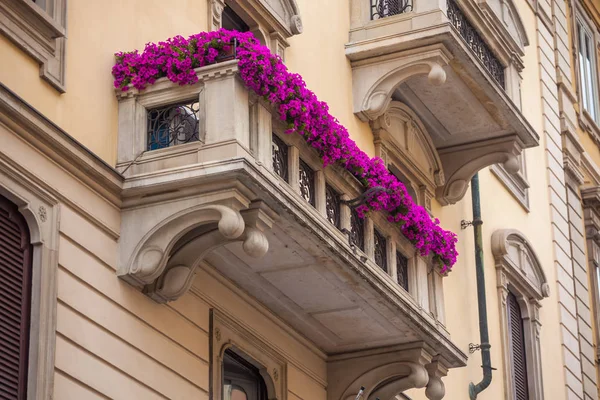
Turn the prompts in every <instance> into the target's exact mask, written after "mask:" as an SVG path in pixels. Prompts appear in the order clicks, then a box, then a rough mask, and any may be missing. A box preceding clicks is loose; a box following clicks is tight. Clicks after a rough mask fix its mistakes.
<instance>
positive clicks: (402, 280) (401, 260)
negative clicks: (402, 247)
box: [396, 251, 408, 292]
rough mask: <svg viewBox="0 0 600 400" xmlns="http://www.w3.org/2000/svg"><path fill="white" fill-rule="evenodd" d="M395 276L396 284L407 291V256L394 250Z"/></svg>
mask: <svg viewBox="0 0 600 400" xmlns="http://www.w3.org/2000/svg"><path fill="white" fill-rule="evenodd" d="M396 277H397V278H398V285H400V286H401V287H402V288H404V290H406V291H407V292H408V258H406V257H405V256H404V254H402V253H400V252H399V251H397V252H396Z"/></svg>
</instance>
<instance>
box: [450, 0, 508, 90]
mask: <svg viewBox="0 0 600 400" xmlns="http://www.w3.org/2000/svg"><path fill="white" fill-rule="evenodd" d="M448 19H449V20H450V22H451V23H452V26H454V28H455V29H456V30H457V31H458V33H459V35H460V37H461V38H462V39H463V41H464V42H465V43H466V44H467V47H469V49H470V50H471V52H473V54H474V55H475V57H477V59H478V60H479V61H480V62H481V64H482V65H483V67H484V68H485V69H486V71H487V72H488V73H489V74H490V75H491V76H492V78H494V80H495V81H496V82H498V84H499V85H500V86H502V88H503V89H505V88H506V85H505V81H504V66H503V65H502V63H501V62H500V60H498V58H497V57H496V56H495V55H494V53H493V52H492V50H490V48H489V47H488V45H487V44H486V43H485V41H484V40H483V38H482V37H481V35H480V34H479V32H477V30H476V29H475V27H474V26H473V25H471V23H470V22H469V20H468V19H467V17H466V15H465V14H463V12H462V10H461V9H460V7H458V4H456V2H455V1H454V0H448Z"/></svg>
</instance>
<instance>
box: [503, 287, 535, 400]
mask: <svg viewBox="0 0 600 400" xmlns="http://www.w3.org/2000/svg"><path fill="white" fill-rule="evenodd" d="M506 312H507V321H508V343H509V348H510V360H511V366H510V367H511V370H512V386H513V387H512V390H513V398H514V399H515V400H528V399H529V389H528V388H527V359H526V355H525V333H524V331H523V317H522V315H521V308H520V306H519V303H518V301H517V297H516V296H515V295H514V294H512V293H511V292H509V293H508V296H507V297H506Z"/></svg>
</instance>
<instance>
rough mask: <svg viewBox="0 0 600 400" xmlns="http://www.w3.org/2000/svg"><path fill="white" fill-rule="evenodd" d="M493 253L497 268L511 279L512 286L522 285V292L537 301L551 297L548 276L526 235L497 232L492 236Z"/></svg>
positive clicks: (512, 232) (509, 230)
mask: <svg viewBox="0 0 600 400" xmlns="http://www.w3.org/2000/svg"><path fill="white" fill-rule="evenodd" d="M492 253H493V254H494V259H495V260H496V268H497V269H501V270H502V271H503V272H505V273H506V274H507V275H508V276H509V277H510V281H511V284H513V285H521V286H522V287H520V288H519V289H520V290H521V291H523V292H525V293H527V295H528V296H529V297H532V298H535V299H537V300H541V299H542V298H544V297H548V296H549V294H550V287H549V285H548V281H547V279H546V274H545V273H544V270H543V268H542V265H541V263H540V261H539V258H538V256H537V255H536V253H535V251H534V250H533V248H532V246H531V244H530V243H529V241H528V240H527V238H526V237H525V235H523V234H522V233H521V232H519V231H518V230H515V229H500V230H497V231H495V232H494V233H493V234H492Z"/></svg>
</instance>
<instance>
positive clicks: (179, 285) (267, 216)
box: [144, 202, 274, 303]
mask: <svg viewBox="0 0 600 400" xmlns="http://www.w3.org/2000/svg"><path fill="white" fill-rule="evenodd" d="M242 216H243V219H244V223H245V229H244V231H243V233H242V234H241V235H239V236H237V237H231V236H226V235H224V234H223V233H222V232H221V230H220V229H214V230H212V231H209V232H206V233H204V234H201V235H199V236H197V237H195V238H194V239H192V240H190V241H188V242H187V243H185V244H183V245H182V246H181V247H179V248H178V249H177V250H175V252H174V253H173V254H172V255H171V256H170V257H169V260H168V262H167V265H166V268H165V272H164V273H163V274H162V275H161V276H160V277H159V278H158V280H157V281H156V282H154V283H152V284H150V285H147V286H146V287H145V288H144V292H145V293H146V294H147V295H148V296H149V297H151V298H152V299H153V300H155V301H156V302H158V303H167V302H169V301H175V300H177V299H178V298H180V297H181V296H182V295H184V294H185V293H186V292H187V291H188V290H189V288H190V287H191V285H192V283H193V281H194V276H195V273H196V270H197V268H198V267H199V266H200V264H201V263H202V262H203V261H204V259H205V257H206V256H207V255H208V254H209V253H210V252H211V251H213V250H215V249H216V248H219V247H222V246H225V245H227V244H229V243H233V242H237V241H241V242H243V244H242V248H243V249H244V252H245V253H246V254H248V255H249V256H250V257H254V258H260V257H262V256H264V255H265V254H266V253H267V251H268V250H269V241H268V240H267V238H266V236H265V235H264V233H263V232H264V231H265V230H267V229H270V228H271V227H272V226H273V221H274V220H273V213H272V212H271V211H270V209H268V208H267V207H266V206H265V205H264V204H262V203H261V202H259V203H257V204H254V205H253V206H252V207H251V208H250V209H248V210H244V211H242Z"/></svg>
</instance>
